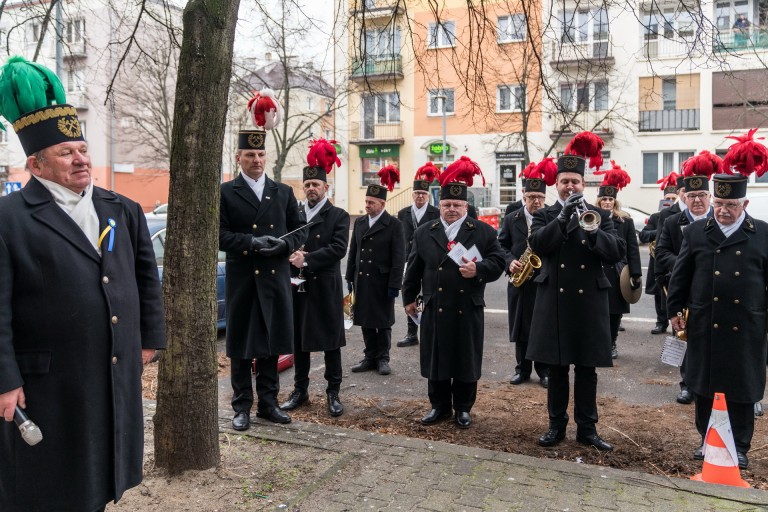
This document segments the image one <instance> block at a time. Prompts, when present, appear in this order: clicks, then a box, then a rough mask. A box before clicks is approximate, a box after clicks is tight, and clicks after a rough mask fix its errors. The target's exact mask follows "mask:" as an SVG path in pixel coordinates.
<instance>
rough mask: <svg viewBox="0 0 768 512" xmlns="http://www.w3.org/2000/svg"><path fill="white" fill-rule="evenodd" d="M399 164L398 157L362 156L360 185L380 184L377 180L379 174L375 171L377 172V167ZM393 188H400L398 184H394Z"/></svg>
mask: <svg viewBox="0 0 768 512" xmlns="http://www.w3.org/2000/svg"><path fill="white" fill-rule="evenodd" d="M390 164H392V165H395V166H398V165H399V159H398V158H397V157H392V158H363V159H362V171H363V172H362V173H361V179H362V183H360V185H361V186H363V187H367V186H368V185H380V184H381V181H379V176H378V175H377V173H378V172H379V169H381V168H382V167H384V166H386V165H390ZM395 188H400V185H399V184H396V185H395Z"/></svg>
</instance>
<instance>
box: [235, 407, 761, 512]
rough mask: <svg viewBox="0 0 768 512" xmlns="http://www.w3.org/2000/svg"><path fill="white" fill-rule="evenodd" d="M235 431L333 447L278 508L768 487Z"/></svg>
mask: <svg viewBox="0 0 768 512" xmlns="http://www.w3.org/2000/svg"><path fill="white" fill-rule="evenodd" d="M230 420H231V418H230V417H227V416H226V413H225V412H224V411H222V412H221V414H220V427H221V430H222V432H229V433H234V431H232V430H231V429H230ZM237 434H240V435H242V434H246V435H248V436H252V437H254V438H256V439H265V440H271V441H274V442H277V443H285V444H288V445H291V446H292V447H293V448H294V449H295V450H302V449H307V450H316V449H321V450H328V451H330V452H332V453H333V454H334V457H335V463H334V464H333V465H332V466H331V467H330V468H329V469H327V470H326V471H325V472H323V473H321V475H320V476H319V478H317V479H315V480H314V481H313V482H312V483H310V484H308V485H305V486H303V487H300V488H296V489H295V491H293V492H292V493H291V498H290V499H288V500H285V501H284V502H283V503H281V504H279V505H278V506H277V507H276V510H295V511H313V512H314V511H362V510H404V511H440V512H449V511H468V512H469V511H481V510H490V511H569V512H575V511H606V510H618V511H632V512H634V511H664V512H668V511H696V512H704V511H718V512H720V511H737V510H738V511H757V510H768V492H765V491H758V490H754V489H736V488H732V487H727V486H720V485H710V484H702V483H697V482H692V481H689V480H684V479H676V478H675V479H671V478H663V477H658V476H653V475H648V474H644V473H636V472H631V471H620V470H616V469H612V468H606V467H601V466H591V465H586V464H577V463H571V462H564V461H557V460H548V459H537V458H533V457H527V456H523V455H513V454H509V453H504V452H496V451H491V450H485V449H480V448H469V447H465V446H457V445H451V444H448V443H442V442H432V441H425V440H421V439H413V438H406V437H400V436H391V435H382V434H375V433H370V432H361V431H355V430H349V429H343V428H338V427H332V426H326V425H317V424H310V423H302V422H294V423H291V424H289V425H284V426H283V425H280V426H278V425H274V424H271V423H263V422H261V420H256V421H254V422H252V426H251V428H250V430H248V431H247V432H245V433H240V432H238V433H237ZM268 449H269V448H268V445H265V450H268ZM265 455H268V454H265Z"/></svg>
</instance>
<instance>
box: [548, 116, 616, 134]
mask: <svg viewBox="0 0 768 512" xmlns="http://www.w3.org/2000/svg"><path fill="white" fill-rule="evenodd" d="M555 117H556V119H555V121H554V123H553V124H554V126H553V127H552V132H551V133H550V134H549V138H550V139H551V140H557V139H559V138H561V137H564V138H570V137H571V136H572V135H575V134H577V133H579V132H582V131H591V132H594V133H596V134H597V135H599V136H600V137H602V138H603V139H606V138H612V137H613V128H612V124H613V123H612V122H611V117H610V113H609V111H608V110H592V111H583V112H557V113H556V114H555Z"/></svg>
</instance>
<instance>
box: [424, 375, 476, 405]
mask: <svg viewBox="0 0 768 512" xmlns="http://www.w3.org/2000/svg"><path fill="white" fill-rule="evenodd" d="M427 394H428V395H429V403H430V404H432V408H433V409H440V410H441V411H450V410H451V408H453V409H454V410H455V411H456V412H469V411H471V410H472V406H473V405H475V400H477V381H474V382H462V381H460V380H456V379H448V380H432V379H427Z"/></svg>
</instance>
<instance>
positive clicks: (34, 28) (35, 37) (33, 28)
mask: <svg viewBox="0 0 768 512" xmlns="http://www.w3.org/2000/svg"><path fill="white" fill-rule="evenodd" d="M41 28H42V25H40V23H37V22H35V21H33V22H32V24H31V25H30V27H29V37H30V42H32V43H36V42H38V41H39V40H40V36H41V35H42V34H41V33H40V29H41Z"/></svg>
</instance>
